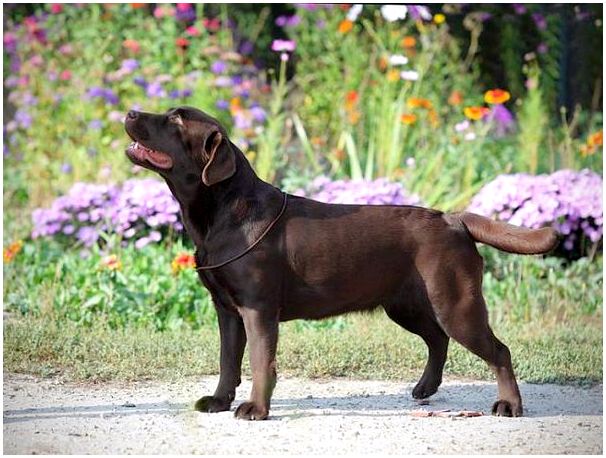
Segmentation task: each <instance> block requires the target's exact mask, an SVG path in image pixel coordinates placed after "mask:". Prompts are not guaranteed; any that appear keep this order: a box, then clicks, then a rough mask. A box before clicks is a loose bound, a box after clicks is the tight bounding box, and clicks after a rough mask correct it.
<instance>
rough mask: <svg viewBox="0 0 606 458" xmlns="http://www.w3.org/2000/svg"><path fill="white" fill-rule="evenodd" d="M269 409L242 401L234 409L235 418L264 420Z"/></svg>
mask: <svg viewBox="0 0 606 458" xmlns="http://www.w3.org/2000/svg"><path fill="white" fill-rule="evenodd" d="M268 414H269V410H268V409H266V408H264V407H259V406H257V405H256V404H255V403H254V402H243V403H242V404H240V405H239V406H238V408H237V409H236V414H235V416H236V418H239V419H241V420H265V419H266V418H267V415H268Z"/></svg>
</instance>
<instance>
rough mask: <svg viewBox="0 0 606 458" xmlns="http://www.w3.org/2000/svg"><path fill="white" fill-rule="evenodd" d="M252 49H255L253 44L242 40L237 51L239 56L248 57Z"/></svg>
mask: <svg viewBox="0 0 606 458" xmlns="http://www.w3.org/2000/svg"><path fill="white" fill-rule="evenodd" d="M254 49H255V45H254V44H253V42H252V41H249V40H244V41H243V42H242V43H241V44H240V47H239V49H238V51H239V52H240V54H242V55H244V56H248V55H250V54H252V52H253V51H254Z"/></svg>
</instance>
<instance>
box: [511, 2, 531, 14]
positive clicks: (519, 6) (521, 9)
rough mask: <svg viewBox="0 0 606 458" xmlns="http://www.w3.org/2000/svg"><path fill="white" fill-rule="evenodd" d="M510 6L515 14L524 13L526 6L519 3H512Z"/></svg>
mask: <svg viewBox="0 0 606 458" xmlns="http://www.w3.org/2000/svg"><path fill="white" fill-rule="evenodd" d="M511 6H512V8H513V10H514V11H515V13H516V14H526V11H527V10H526V7H525V6H524V5H522V4H521V3H514V4H512V5H511Z"/></svg>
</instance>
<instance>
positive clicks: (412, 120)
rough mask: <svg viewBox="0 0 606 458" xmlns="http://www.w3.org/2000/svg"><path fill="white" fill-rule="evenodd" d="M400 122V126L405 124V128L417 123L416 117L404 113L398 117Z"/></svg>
mask: <svg viewBox="0 0 606 458" xmlns="http://www.w3.org/2000/svg"><path fill="white" fill-rule="evenodd" d="M400 121H402V124H406V125H407V126H410V125H412V124H414V123H415V122H417V115H415V114H409V113H404V114H403V115H402V116H400Z"/></svg>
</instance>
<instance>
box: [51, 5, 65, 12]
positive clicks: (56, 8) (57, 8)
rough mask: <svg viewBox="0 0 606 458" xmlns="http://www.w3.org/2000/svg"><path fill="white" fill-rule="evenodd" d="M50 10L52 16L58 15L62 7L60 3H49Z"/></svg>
mask: <svg viewBox="0 0 606 458" xmlns="http://www.w3.org/2000/svg"><path fill="white" fill-rule="evenodd" d="M50 10H51V13H53V14H59V13H60V12H61V11H63V5H62V4H61V3H51V7H50Z"/></svg>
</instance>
